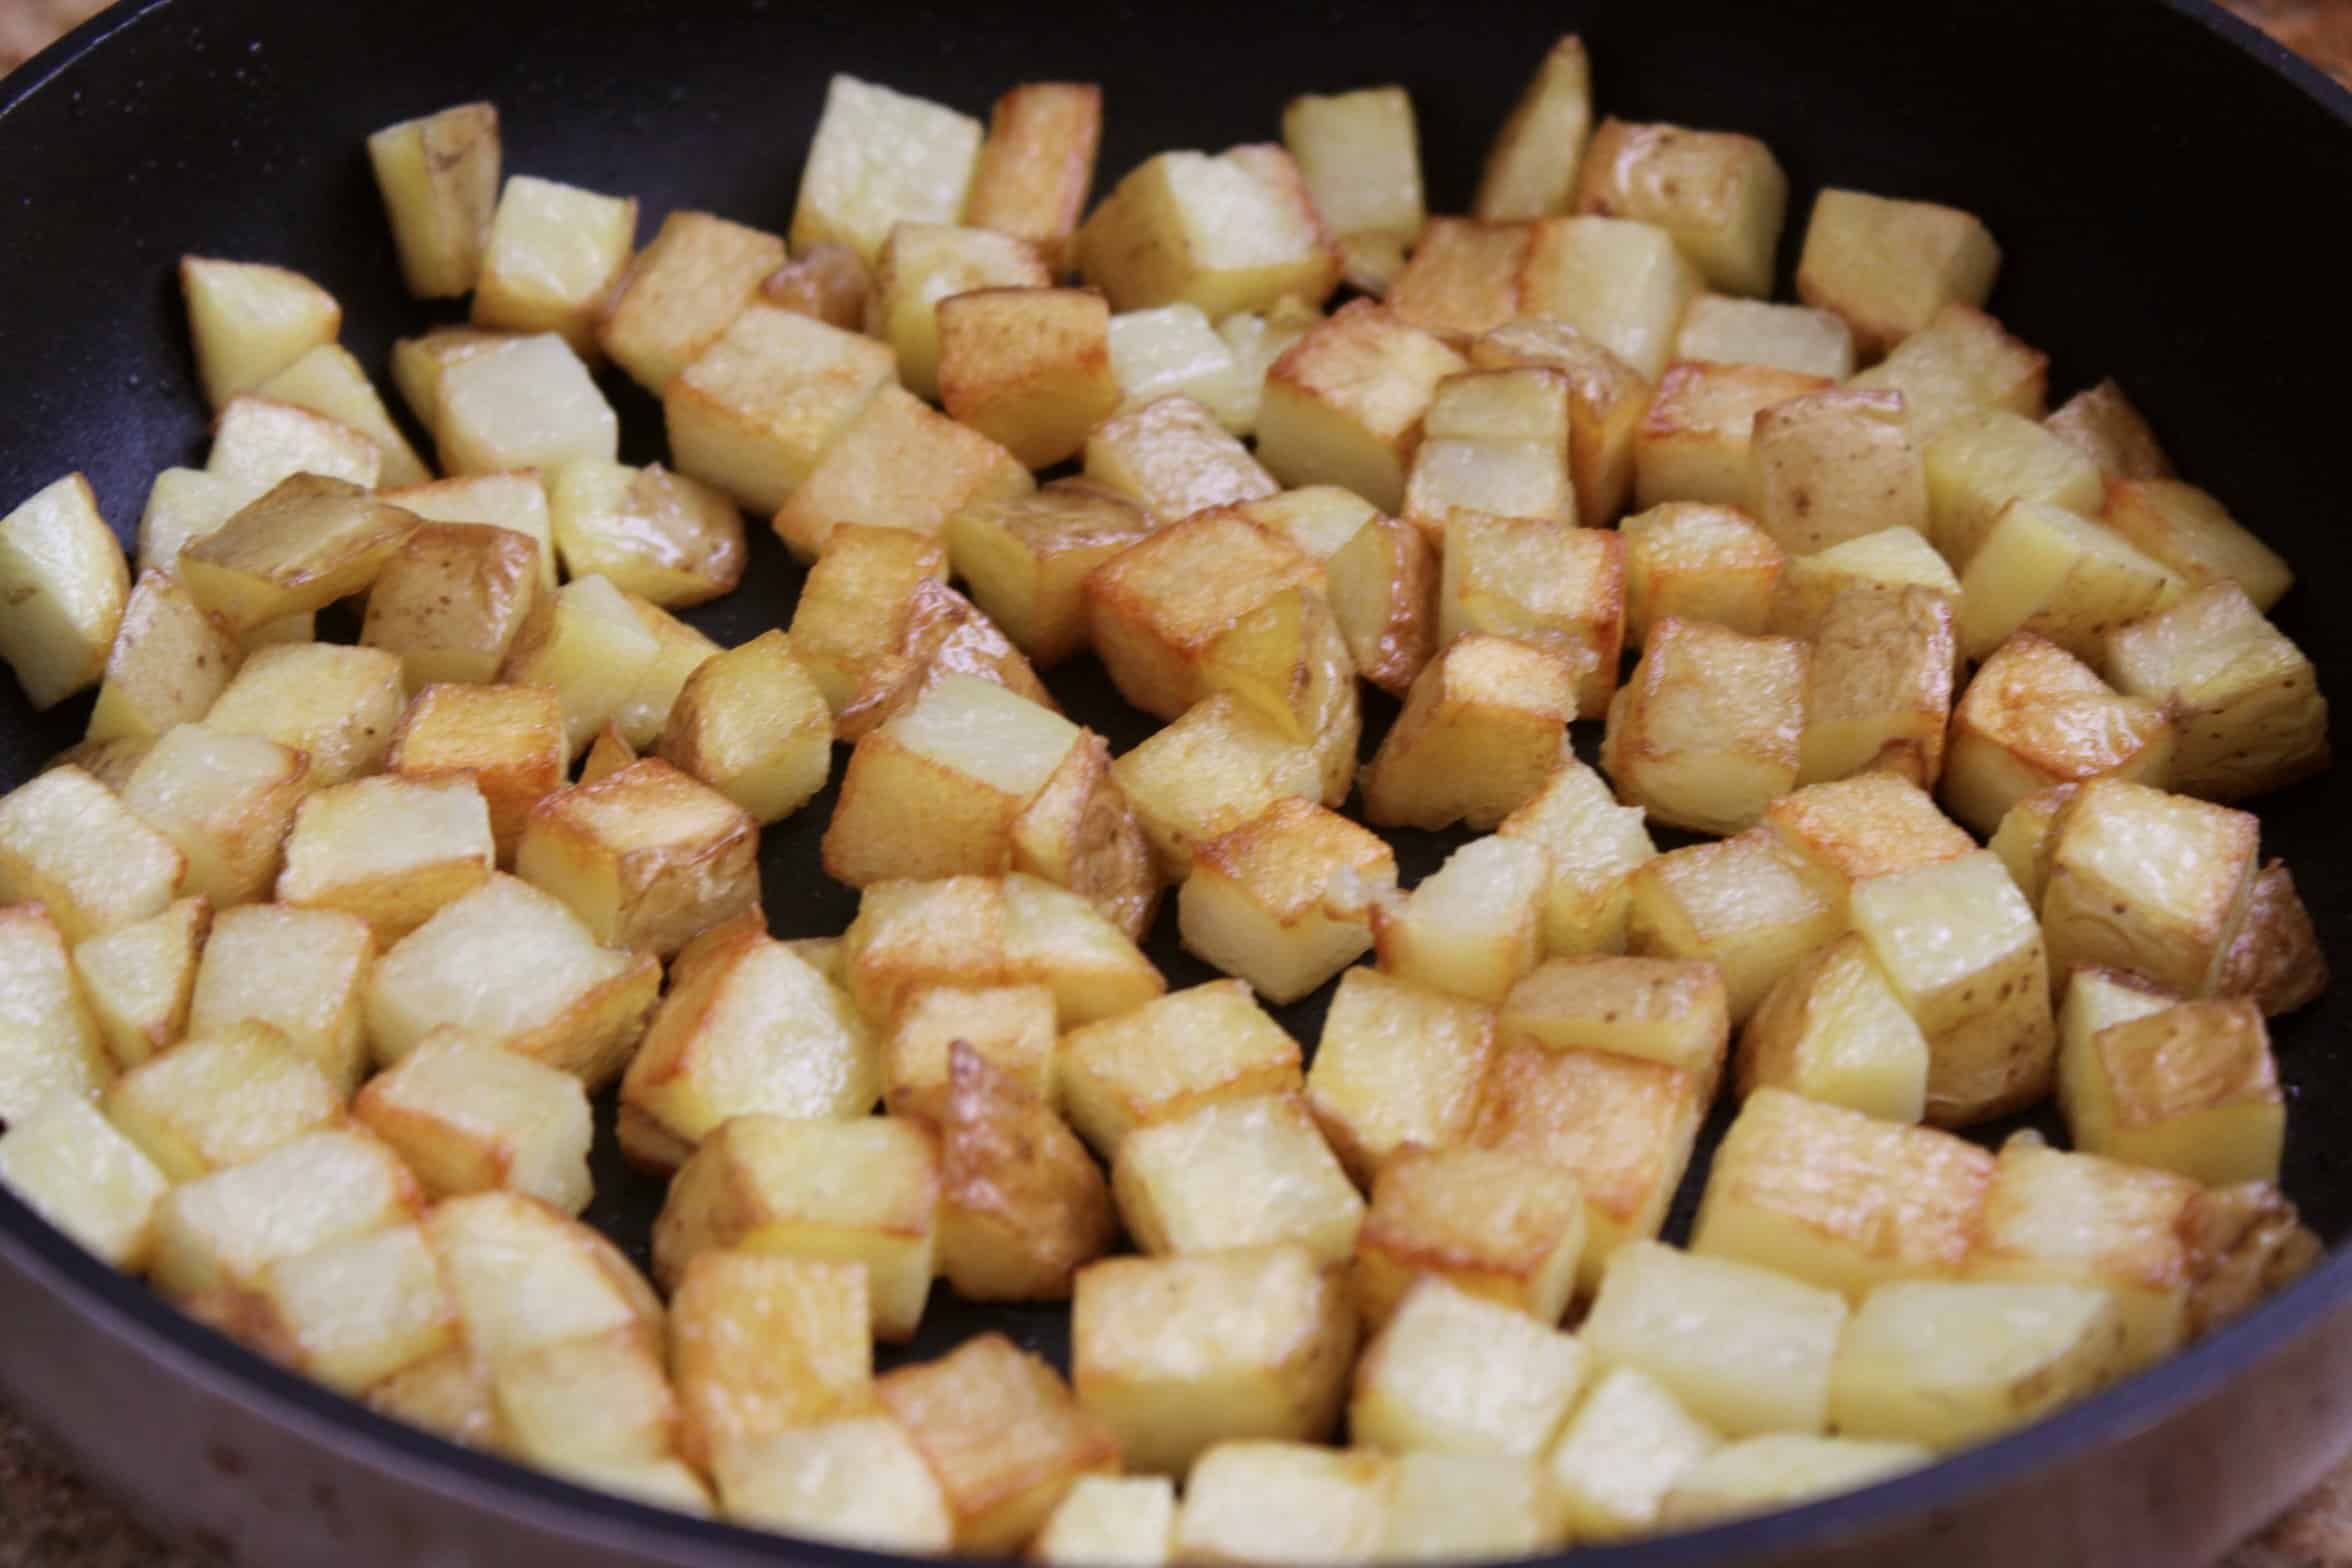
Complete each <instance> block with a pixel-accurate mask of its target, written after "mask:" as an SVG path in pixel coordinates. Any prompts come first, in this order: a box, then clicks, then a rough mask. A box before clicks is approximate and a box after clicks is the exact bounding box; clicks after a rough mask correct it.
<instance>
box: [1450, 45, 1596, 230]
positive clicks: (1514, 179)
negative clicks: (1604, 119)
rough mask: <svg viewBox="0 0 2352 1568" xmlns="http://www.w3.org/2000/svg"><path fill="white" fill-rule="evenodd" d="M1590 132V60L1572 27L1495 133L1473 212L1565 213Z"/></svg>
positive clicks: (1519, 215) (1494, 214)
mask: <svg viewBox="0 0 2352 1568" xmlns="http://www.w3.org/2000/svg"><path fill="white" fill-rule="evenodd" d="M1591 132H1592V63H1591V61H1590V59H1589V57H1587V55H1586V54H1585V50H1584V40H1583V39H1581V38H1579V37H1577V36H1576V35H1575V34H1574V33H1568V34H1565V35H1563V36H1562V37H1561V38H1560V39H1559V40H1558V41H1557V42H1555V43H1554V44H1553V45H1552V46H1551V48H1550V49H1548V50H1546V51H1545V53H1544V57H1543V59H1542V60H1541V61H1540V62H1538V64H1537V65H1536V68H1535V74H1534V75H1533V76H1532V77H1530V78H1529V80H1528V83H1527V86H1526V88H1525V89H1524V90H1523V91H1522V92H1521V93H1520V95H1519V99H1518V102H1517V103H1516V104H1514V105H1513V106H1512V109H1511V113H1510V117H1509V118H1508V119H1506V120H1504V121H1503V127H1502V129H1501V130H1500V131H1498V132H1496V133H1495V139H1494V143H1493V145H1492V146H1491V147H1489V148H1488V149H1487V154H1486V164H1485V170H1484V172H1483V173H1482V174H1481V175H1480V177H1479V181H1478V194H1477V196H1476V197H1475V198H1474V199H1473V200H1472V202H1471V204H1470V210H1471V211H1472V212H1473V213H1475V214H1476V215H1477V216H1479V217H1481V218H1541V217H1544V216H1545V215H1547V214H1549V213H1554V212H1561V211H1564V210H1565V209H1566V208H1567V205H1568V199H1569V197H1570V195H1571V194H1572V193H1573V192H1574V191H1575V189H1576V175H1577V167H1578V165H1579V163H1580V162H1581V161H1582V160H1583V157H1584V147H1585V141H1586V138H1587V137H1588V136H1589V135H1590V134H1591Z"/></svg>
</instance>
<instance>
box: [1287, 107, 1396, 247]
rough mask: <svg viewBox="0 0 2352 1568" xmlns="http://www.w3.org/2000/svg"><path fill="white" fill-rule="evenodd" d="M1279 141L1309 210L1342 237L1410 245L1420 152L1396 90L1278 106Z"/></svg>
mask: <svg viewBox="0 0 2352 1568" xmlns="http://www.w3.org/2000/svg"><path fill="white" fill-rule="evenodd" d="M1282 141H1283V144H1284V145H1285V146H1286V147H1288V148H1289V149H1290V155H1291V156H1292V157H1293V158H1295V159H1297V160H1298V166H1299V173H1300V174H1301V175H1303V176H1304V177H1305V179H1306V182H1307V189H1308V190H1309V191H1310V192H1311V193H1312V194H1313V196H1314V198H1315V207H1316V210H1317V211H1319V212H1321V213H1322V215H1323V221H1324V222H1326V223H1328V224H1329V225H1330V226H1331V229H1332V232H1333V233H1335V234H1337V235H1339V236H1340V237H1341V238H1342V239H1343V240H1344V239H1347V238H1350V237H1354V236H1379V237H1384V238H1388V239H1392V240H1395V241H1396V242H1398V243H1399V244H1405V243H1410V242H1411V240H1412V239H1413V237H1414V236H1415V235H1417V234H1419V233H1420V232H1421V223H1422V218H1423V213H1424V208H1423V204H1422V196H1421V152H1420V144H1419V139H1418V137H1417V136H1416V134H1415V132H1414V126H1413V100H1412V98H1411V96H1410V95H1409V94H1408V93H1407V92H1406V91H1405V89H1404V88H1402V87H1360V88H1357V89H1356V90H1354V91H1353V92H1344V93H1332V94H1328V95H1325V94H1316V93H1308V94H1304V95H1302V96H1300V97H1297V98H1293V99H1292V100H1290V102H1289V103H1288V104H1286V105H1284V106H1283V110H1282Z"/></svg>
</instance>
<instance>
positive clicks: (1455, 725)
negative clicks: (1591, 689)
mask: <svg viewBox="0 0 2352 1568" xmlns="http://www.w3.org/2000/svg"><path fill="white" fill-rule="evenodd" d="M1578 707H1579V704H1578V701H1577V694H1576V690H1575V683H1574V680H1573V678H1572V677H1571V675H1570V674H1569V672H1568V670H1567V669H1566V667H1565V666H1564V665H1563V664H1562V663H1561V662H1560V661H1559V660H1558V659H1555V658H1553V657H1551V656H1550V655H1548V654H1546V653H1544V652H1543V651H1541V650H1540V649H1536V648H1531V647H1529V646H1528V645H1527V644H1525V643H1522V642H1518V641H1516V640H1514V639H1511V638H1508V637H1490V636H1483V635H1475V634H1474V635H1468V636H1464V637H1461V638H1458V639H1456V640H1455V641H1454V642H1452V643H1450V644H1448V645H1447V646H1446V648H1445V649H1444V650H1443V651H1442V652H1440V653H1439V654H1438V656H1437V657H1436V658H1434V659H1432V660H1431V661H1430V662H1429V664H1428V665H1427V667H1426V668H1424V669H1423V670H1422V671H1421V673H1420V675H1419V676H1417V677H1416V678H1415V679H1414V681H1413V686H1412V690H1411V691H1410V693H1409V694H1408V695H1407V696H1406V698H1405V707H1404V711H1403V712H1402V713H1401V714H1399V715H1398V716H1397V720H1396V722H1395V723H1394V724H1392V725H1391V726H1390V727H1389V731H1388V734H1387V735H1386V736H1384V737H1382V739H1381V742H1380V750H1379V751H1378V752H1377V753H1375V754H1374V756H1373V758H1372V761H1371V763H1370V764H1369V765H1368V766H1367V767H1366V768H1365V770H1364V775H1363V789H1364V815H1365V818H1366V820H1367V821H1370V822H1373V823H1376V824H1378V825H1380V826H1384V827H1393V826H1409V827H1419V828H1430V829H1436V828H1442V827H1446V826H1449V825H1450V824H1452V823H1455V822H1467V823H1469V825H1470V826H1471V827H1473V828H1479V829H1490V828H1493V827H1495V826H1497V825H1499V824H1500V823H1501V822H1502V821H1503V819H1504V818H1506V817H1508V816H1509V815H1510V814H1511V813H1512V812H1514V811H1516V810H1518V809H1519V808H1520V807H1521V806H1524V805H1525V804H1527V802H1528V801H1530V800H1532V799H1534V798H1535V796H1536V795H1537V794H1538V793H1539V792H1540V791H1541V790H1542V789H1543V787H1544V783H1545V781H1546V780H1547V779H1548V778H1549V777H1550V776H1551V774H1552V772H1553V771H1554V769H1555V768H1556V767H1557V765H1558V761H1559V757H1560V752H1561V746H1562V743H1563V741H1564V739H1565V736H1566V734H1567V726H1568V721H1569V720H1570V719H1572V718H1574V717H1575V716H1576V714H1577V711H1578Z"/></svg>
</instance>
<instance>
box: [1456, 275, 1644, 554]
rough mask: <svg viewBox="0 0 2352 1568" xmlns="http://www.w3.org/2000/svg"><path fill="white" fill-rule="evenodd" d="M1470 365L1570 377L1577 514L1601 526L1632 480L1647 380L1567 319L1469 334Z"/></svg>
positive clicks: (1619, 504) (1570, 442)
mask: <svg viewBox="0 0 2352 1568" xmlns="http://www.w3.org/2000/svg"><path fill="white" fill-rule="evenodd" d="M1468 352H1469V355H1470V362H1471V363H1472V364H1473V365H1475V366H1477V367H1478V368H1479V369H1481V370H1494V369H1502V368H1505V367H1508V366H1513V365H1542V366H1545V367H1547V368H1549V369H1552V370H1557V371H1559V372H1560V373H1561V374H1562V375H1565V376H1566V377H1567V378H1568V467H1569V470H1570V472H1571V473H1572V475H1573V476H1574V478H1575V483H1576V517H1577V520H1578V521H1579V522H1580V523H1581V524H1583V526H1585V527H1587V528H1606V527H1607V526H1608V525H1609V524H1610V523H1611V522H1613V521H1615V520H1616V517H1617V514H1618V513H1619V512H1620V511H1622V510H1623V509H1624V506H1625V498H1626V496H1627V494H1628V493H1629V492H1630V490H1631V488H1632V485H1633V441H1634V431H1635V429H1636V427H1638V426H1639V425H1640V423H1641V420H1642V415H1643V413H1644V411H1645V410H1647V409H1648V407H1649V403H1650V383H1649V380H1648V378H1647V377H1645V376H1643V375H1642V373H1641V372H1640V371H1638V370H1636V369H1634V368H1633V367H1632V366H1631V365H1629V364H1627V363H1626V362H1625V361H1624V360H1622V359H1620V358H1618V357H1617V356H1616V355H1615V354H1613V353H1611V352H1610V351H1609V350H1608V349H1607V348H1605V347H1603V346H1602V345H1601V344H1600V343H1599V342H1598V341H1596V340H1594V339H1592V338H1589V337H1587V336H1585V335H1584V334H1583V333H1581V332H1579V331H1577V330H1576V329H1575V328H1574V327H1572V326H1569V325H1568V324H1567V323H1565V322H1560V321H1546V320H1541V319H1531V318H1524V317H1523V318H1521V319H1517V320H1513V321H1508V322H1505V323H1504V324H1503V325H1501V326H1499V327H1496V328H1495V329H1494V330H1493V331H1491V332H1487V333H1485V334H1484V335H1482V336H1480V337H1479V338H1477V339H1475V340H1474V341H1473V342H1472V343H1471V344H1470V347H1469V351H1468Z"/></svg>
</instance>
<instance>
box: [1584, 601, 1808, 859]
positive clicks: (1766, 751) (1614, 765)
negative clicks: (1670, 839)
mask: <svg viewBox="0 0 2352 1568" xmlns="http://www.w3.org/2000/svg"><path fill="white" fill-rule="evenodd" d="M1810 657H1811V654H1810V650H1809V649H1808V648H1807V647H1806V646H1805V645H1804V644H1803V643H1801V642H1797V641H1795V640H1793V639H1790V638H1783V637H1744V636H1742V635H1740V634H1739V633H1738V632H1735V631H1732V630H1730V629H1729V628H1727V627H1720V626H1711V625H1709V624H1707V623H1706V622H1704V621H1684V620H1679V619H1676V618H1674V617H1671V616H1669V617H1668V618H1667V619H1666V620H1664V621H1661V622H1659V623H1658V624H1657V625H1656V626H1654V627H1652V628H1651V630H1650V636H1649V640H1648V642H1647V643H1646V644H1645V645H1644V646H1643V648H1642V657H1641V662H1640V663H1639V664H1637V665H1636V666H1634V671H1633V674H1632V675H1631V676H1630V677H1629V678H1628V679H1627V681H1626V683H1625V685H1624V686H1622V687H1620V688H1619V689H1618V692H1617V695H1616V696H1615V697H1614V698H1613V699H1612V700H1611V701H1610V704H1609V719H1608V728H1607V730H1606V732H1605V734H1604V736H1603V739H1602V742H1601V765H1602V767H1603V769H1604V770H1606V771H1607V773H1608V774H1609V776H1610V778H1611V779H1612V780H1613V781H1614V782H1615V783H1616V785H1617V788H1618V790H1619V791H1620V793H1622V794H1623V795H1624V796H1625V797H1626V798H1627V799H1628V800H1629V801H1631V802H1632V803H1634V804H1637V805H1640V806H1642V807H1644V808H1645V809H1647V810H1648V811H1649V813H1650V815H1651V817H1652V818H1654V819H1655V820H1657V821H1660V822H1664V823H1667V824H1669V825H1672V826H1676V827H1686V828H1692V829H1695V830H1697V831H1699V832H1705V833H1736V832H1738V831H1739V830H1740V829H1742V828H1745V827H1748V826H1751V825H1753V824H1754V823H1755V822H1756V821H1757V819H1758V818H1760V817H1761V816H1762V815H1763V812H1764V808H1765V807H1766V806H1767V805H1769V804H1770V803H1771V802H1772V801H1773V800H1774V799H1776V798H1777V797H1779V796H1781V795H1784V794H1786V793H1787V792H1788V791H1789V790H1790V789H1792V788H1794V787H1795V786H1796V782H1797V768H1798V750H1799V742H1800V741H1801V739H1802V736H1803V733H1804V723H1805V676H1806V670H1807V666H1808V663H1809V661H1810Z"/></svg>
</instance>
